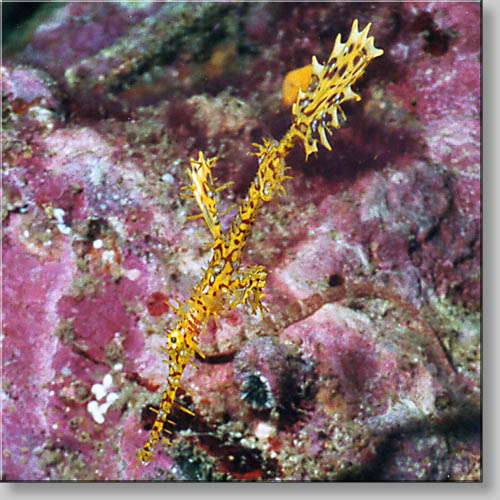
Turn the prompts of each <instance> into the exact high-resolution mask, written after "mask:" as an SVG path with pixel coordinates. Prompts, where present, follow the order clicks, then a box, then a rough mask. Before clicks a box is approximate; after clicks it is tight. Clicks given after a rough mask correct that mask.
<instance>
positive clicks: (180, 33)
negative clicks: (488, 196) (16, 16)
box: [2, 2, 481, 481]
mask: <svg viewBox="0 0 500 500" xmlns="http://www.w3.org/2000/svg"><path fill="white" fill-rule="evenodd" d="M355 18H358V19H359V25H360V26H365V25H366V24H367V23H369V22H371V23H372V27H371V30H370V33H371V34H373V35H374V37H375V42H376V46H377V47H380V48H382V49H384V55H383V57H380V58H377V59H376V60H375V61H373V62H372V63H371V64H370V66H369V67H368V70H367V72H366V75H364V77H363V78H362V79H361V80H360V81H359V82H358V84H357V88H356V89H355V90H356V92H357V93H359V94H360V95H361V96H362V101H361V102H359V103H349V104H348V105H346V106H345V112H346V117H347V121H346V123H345V124H344V125H343V127H342V128H341V129H340V130H336V131H335V132H334V134H333V135H332V137H331V138H330V143H331V145H332V151H327V150H326V149H321V150H320V151H319V152H318V153H317V154H312V155H310V157H309V161H308V162H307V163H306V162H305V155H304V152H303V150H301V149H300V148H299V147H297V148H295V149H294V150H293V151H292V153H291V154H290V155H289V157H288V158H287V164H288V165H289V166H290V167H292V170H290V171H289V173H290V174H291V175H293V179H292V180H289V181H287V182H286V184H285V186H286V189H287V194H286V196H283V197H282V198H281V199H280V200H279V204H280V207H281V208H280V207H278V206H276V205H269V206H266V207H264V209H263V210H262V213H261V214H260V215H259V219H258V221H257V223H256V226H255V228H254V231H253V233H252V236H251V238H250V242H249V247H248V248H247V252H246V255H245V264H246V265H247V266H250V265H258V264H261V265H265V266H266V267H267V268H268V269H269V270H270V273H269V276H268V281H267V285H266V288H265V290H264V291H265V293H266V297H265V298H264V302H265V304H266V305H267V307H268V308H269V312H268V313H266V314H264V316H263V317H261V316H260V315H252V314H250V312H249V311H246V310H245V309H243V308H242V307H238V308H236V309H234V310H233V311H231V312H230V313H228V314H226V315H222V316H221V317H220V319H219V321H218V324H215V322H213V321H211V322H210V323H209V324H208V327H207V331H206V332H205V333H204V334H203V335H202V336H201V339H200V347H201V349H202V351H203V352H204V353H205V355H206V358H205V359H204V360H201V359H199V360H197V361H196V363H197V364H198V365H199V366H198V368H197V369H196V368H195V367H192V366H189V367H188V368H187V369H186V371H185V373H184V377H183V381H182V384H183V386H185V387H186V388H187V389H188V390H189V392H187V391H186V392H184V391H180V393H179V401H180V403H181V404H182V405H183V406H185V407H187V408H189V409H190V410H192V411H193V412H194V413H195V416H194V417H192V416H190V415H187V414H186V413H183V412H181V411H177V410H176V411H175V412H174V413H173V414H172V420H173V421H175V423H176V425H175V426H174V427H172V432H173V434H172V435H170V436H168V437H169V440H171V441H172V446H169V445H167V444H164V445H162V446H160V447H159V449H158V452H157V454H156V456H155V458H154V460H153V461H152V463H151V464H149V465H148V466H142V465H138V466H137V467H135V465H136V455H135V453H136V449H137V448H138V447H140V446H142V445H143V443H144V440H145V439H146V438H147V435H148V432H149V430H150V428H151V425H152V422H153V420H154V414H153V412H152V411H151V410H150V407H153V408H154V407H155V405H158V402H159V400H160V398H161V391H162V387H163V383H164V380H165V376H166V367H165V364H164V363H162V358H163V356H162V353H161V350H160V346H161V345H162V343H163V335H164V333H165V331H166V330H168V329H169V328H170V327H171V325H172V322H173V321H174V318H175V316H174V314H173V311H172V309H171V308H170V307H169V306H168V305H167V304H166V303H165V300H168V301H169V302H171V303H173V302H174V301H175V299H176V298H177V299H179V300H180V301H181V302H182V301H183V300H185V299H186V298H188V296H189V292H190V290H191V287H192V286H193V285H194V283H195V282H196V281H197V280H198V278H199V277H200V273H201V269H202V267H204V266H205V265H206V260H207V257H208V251H207V248H206V245H205V242H206V241H207V240H208V234H207V231H206V229H205V228H204V227H203V225H202V223H201V222H200V221H191V220H188V219H187V217H188V216H189V215H194V214H195V213H196V211H197V209H196V207H195V205H194V203H193V202H192V201H191V200H185V199H183V198H181V197H180V196H179V194H180V188H181V187H182V186H183V185H186V184H187V183H188V179H187V174H186V172H185V168H186V167H187V166H188V164H189V158H190V157H197V156H198V151H200V150H201V151H203V152H204V154H205V155H206V156H207V157H208V156H215V155H217V156H219V161H218V163H217V167H216V175H217V177H218V178H219V181H218V182H220V183H221V184H222V183H225V182H229V181H234V184H232V185H231V186H230V187H229V188H228V189H226V190H225V191H223V192H221V193H220V195H221V200H222V202H223V205H224V204H225V205H224V206H225V207H230V206H231V205H232V204H233V203H238V202H239V201H240V200H241V198H242V197H243V196H244V195H245V192H246V189H247V188H248V185H249V183H250V181H251V179H252V178H253V177H254V175H255V173H256V171H257V159H256V158H255V156H251V155H250V153H251V152H252V151H255V149H254V148H252V146H251V143H252V142H255V141H260V139H261V137H275V138H277V139H279V138H280V137H281V135H282V134H283V133H284V132H285V131H286V130H287V128H288V127H289V125H290V123H291V117H290V110H289V109H288V108H286V107H285V106H284V105H283V103H282V96H281V88H282V83H283V79H284V77H285V75H286V74H287V73H288V72H290V71H291V70H294V69H297V68H301V67H303V66H305V65H307V64H309V63H310V62H311V57H312V55H316V56H317V57H318V60H319V61H324V60H325V59H326V58H327V57H328V55H329V53H330V51H331V48H332V46H333V43H334V39H335V36H336V34H337V33H342V36H343V40H345V38H346V37H347V35H348V33H349V30H350V26H351V24H352V21H353V20H354V19H355ZM297 34H299V35H300V36H298V35H297ZM479 57H480V4H479V3H473V2H468V3H448V2H443V3H440V2H432V3H421V2H404V3H387V4H384V3H373V4H367V3H359V4H355V3H338V2H337V3H322V4H306V3H304V4H272V3H258V4H198V5H189V4H176V5H169V4H157V3H148V2H140V3H138V4H137V5H132V4H127V3H123V2H122V3H111V4H106V3H103V4H96V3H78V4H76V3H68V4H65V5H61V6H60V7H59V8H57V9H54V10H52V11H51V13H50V14H49V16H48V17H47V18H45V19H44V20H41V21H40V22H39V24H38V25H37V27H36V28H35V29H34V31H33V32H32V34H31V38H30V41H29V44H28V45H27V46H24V47H22V46H19V47H18V48H16V43H15V42H13V43H12V44H11V45H9V46H7V47H6V52H5V54H4V58H3V66H2V102H3V115H2V120H3V129H2V140H3V164H2V168H3V196H2V209H3V210H2V217H3V218H2V223H3V234H2V252H3V281H2V296H3V311H2V312H3V316H2V322H3V339H2V346H3V353H2V355H3V357H2V369H3V373H2V377H3V380H2V381H3V387H2V391H3V393H2V398H3V405H2V408H3V416H2V417H3V418H2V425H3V428H2V450H3V457H2V458H3V462H2V464H3V470H2V479H3V480H50V479H55V480H64V479H84V480H92V479H96V480H127V479H155V480H269V481H273V480H412V481H415V480H437V481H444V480H473V481H476V480H479V479H480V478H481V447H480V440H481V435H480V406H479V391H480V361H481V360H480V343H479V342H480V331H479V323H480V313H481V287H480V273H481V269H480V250H481V248H480V244H481V240H480V231H481V225H480V224H481V199H480V60H479ZM231 215H232V213H231V212H230V213H228V214H227V215H225V216H224V217H223V220H222V226H223V229H224V228H225V227H227V225H228V224H229V222H230V217H231Z"/></svg>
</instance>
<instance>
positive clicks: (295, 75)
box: [283, 64, 312, 107]
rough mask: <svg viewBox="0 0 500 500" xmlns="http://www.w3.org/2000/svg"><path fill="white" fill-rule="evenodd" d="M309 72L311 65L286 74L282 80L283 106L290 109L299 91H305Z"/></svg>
mask: <svg viewBox="0 0 500 500" xmlns="http://www.w3.org/2000/svg"><path fill="white" fill-rule="evenodd" d="M311 72H312V65H311V64H308V65H307V66H303V67H302V68H298V69H294V70H293V71H290V72H288V73H287V75H286V76H285V79H284V80H283V104H284V105H285V106H287V107H290V106H291V105H292V104H293V103H294V102H295V100H296V99H297V94H298V93H299V89H302V90H303V91H305V90H306V89H307V85H308V83H309V80H310V78H311Z"/></svg>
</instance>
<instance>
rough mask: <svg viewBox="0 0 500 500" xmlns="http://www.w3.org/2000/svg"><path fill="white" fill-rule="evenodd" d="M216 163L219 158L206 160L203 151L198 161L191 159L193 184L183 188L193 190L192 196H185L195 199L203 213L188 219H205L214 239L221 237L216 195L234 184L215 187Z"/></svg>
mask: <svg viewBox="0 0 500 500" xmlns="http://www.w3.org/2000/svg"><path fill="white" fill-rule="evenodd" d="M216 161H217V157H213V158H207V159H205V157H204V156H203V153H202V152H201V151H200V153H199V156H198V160H195V159H193V158H191V168H190V169H187V173H188V175H189V178H190V179H191V184H190V185H189V186H185V187H184V188H183V189H190V190H191V194H190V195H185V194H184V195H183V196H184V197H187V198H194V199H195V200H196V203H198V206H199V207H200V210H201V213H199V214H197V215H193V216H190V217H188V218H189V219H196V218H199V217H203V219H204V220H205V223H206V225H207V227H208V229H209V230H210V232H211V233H212V236H213V237H214V238H218V237H220V236H221V227H220V215H219V213H218V208H217V199H216V193H218V192H219V191H222V190H223V189H225V188H226V187H228V186H230V185H231V184H233V183H232V182H226V183H225V184H224V185H222V186H220V187H215V185H214V180H213V178H212V168H213V167H214V165H215V162H216Z"/></svg>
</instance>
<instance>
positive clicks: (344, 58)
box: [292, 19, 384, 157]
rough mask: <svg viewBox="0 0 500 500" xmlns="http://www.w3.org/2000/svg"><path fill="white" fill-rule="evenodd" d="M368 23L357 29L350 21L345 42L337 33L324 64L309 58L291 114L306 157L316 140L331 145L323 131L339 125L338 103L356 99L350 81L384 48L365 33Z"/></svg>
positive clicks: (327, 131) (362, 71) (343, 116)
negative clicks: (305, 77)
mask: <svg viewBox="0 0 500 500" xmlns="http://www.w3.org/2000/svg"><path fill="white" fill-rule="evenodd" d="M370 26H371V24H367V25H366V26H365V28H364V29H363V31H358V20H357V19H355V20H354V22H353V24H352V29H351V33H350V35H349V38H348V39H347V41H346V42H345V43H343V42H342V41H341V36H340V34H339V35H337V38H336V40H335V45H334V47H333V50H332V52H331V54H330V57H329V58H328V61H327V62H326V63H325V64H320V63H319V62H318V60H317V58H316V57H315V56H313V58H312V73H311V79H310V81H309V86H308V88H307V90H306V91H305V92H303V91H302V90H299V93H298V96H297V100H296V102H295V103H294V105H293V108H292V112H293V115H294V116H295V120H294V127H295V131H294V132H295V134H296V135H298V136H299V139H300V140H301V142H302V143H303V145H304V148H305V151H306V157H308V156H309V155H310V154H311V153H313V152H315V151H318V146H317V143H318V141H319V142H320V143H321V144H322V145H323V146H324V147H325V148H327V149H328V150H331V146H330V144H329V142H328V139H327V134H329V133H331V130H330V128H329V126H332V127H334V128H339V127H340V120H339V114H340V116H342V118H344V119H345V115H344V112H343V110H342V108H341V107H340V105H341V104H342V103H343V102H345V101H348V100H352V99H355V100H357V101H359V100H360V99H361V97H360V96H359V95H358V94H356V93H355V92H354V91H353V90H352V87H351V86H352V85H353V84H354V83H355V82H356V80H357V79H358V78H359V77H360V76H361V75H362V74H363V73H364V71H365V68H366V66H367V64H368V63H369V62H370V61H371V60H372V59H373V58H375V57H378V56H381V55H382V54H383V53H384V51H383V50H381V49H377V48H376V47H375V46H374V44H373V37H372V36H371V37H367V35H368V31H369V29H370Z"/></svg>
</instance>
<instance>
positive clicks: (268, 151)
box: [137, 19, 383, 463]
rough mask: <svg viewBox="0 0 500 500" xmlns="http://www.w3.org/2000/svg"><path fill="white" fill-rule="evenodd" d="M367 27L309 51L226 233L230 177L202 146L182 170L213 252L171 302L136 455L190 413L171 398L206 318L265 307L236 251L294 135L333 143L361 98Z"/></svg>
mask: <svg viewBox="0 0 500 500" xmlns="http://www.w3.org/2000/svg"><path fill="white" fill-rule="evenodd" d="M369 29H370V24H368V25H367V26H366V27H365V28H364V29H363V31H358V20H357V19H356V20H354V22H353V24H352V29H351V33H350V35H349V38H348V40H347V42H345V43H342V42H341V36H340V34H339V35H337V38H336V40H335V45H334V47H333V50H332V52H331V54H330V57H329V58H328V61H327V62H326V63H325V64H320V63H319V62H318V60H317V59H316V57H315V56H313V58H312V72H311V77H310V80H309V85H308V87H307V89H306V90H305V91H302V90H299V92H298V96H297V99H296V101H295V103H294V104H293V107H292V113H293V117H294V119H293V123H292V126H291V127H290V129H289V130H288V132H287V133H286V134H285V135H284V136H283V138H282V139H281V140H280V141H279V142H278V141H276V140H274V139H264V140H263V144H254V146H256V147H257V152H256V153H254V154H255V155H256V156H257V158H258V163H259V168H258V172H257V176H256V177H255V179H254V181H253V182H252V184H251V185H250V188H249V190H248V193H247V195H246V196H245V198H244V199H243V201H242V202H241V204H240V206H239V208H238V213H237V214H236V215H235V216H234V218H233V221H232V224H231V226H230V228H229V229H228V231H226V232H225V234H223V233H222V230H221V226H220V215H222V214H219V212H218V207H217V199H216V193H217V192H218V191H220V190H221V189H224V188H225V187H226V186H227V185H228V184H225V185H224V186H221V187H215V185H214V182H213V179H212V173H211V172H212V168H213V167H214V165H215V163H216V161H217V158H216V157H215V158H205V157H204V156H203V153H201V152H200V153H199V156H198V159H196V160H195V159H191V168H190V169H188V171H187V172H188V175H189V178H190V180H191V184H190V185H188V186H186V187H185V188H184V189H185V190H187V191H188V192H190V193H189V194H184V196H186V197H191V198H194V199H195V200H196V202H197V204H198V206H199V208H200V210H201V213H200V214H198V215H196V216H194V217H195V218H197V217H201V218H203V219H204V221H205V223H206V225H207V227H208V229H209V230H210V233H211V236H212V243H211V248H212V254H211V258H210V260H209V263H208V267H207V268H206V269H205V270H204V272H203V276H202V278H201V279H200V280H199V282H198V283H197V284H196V286H195V287H194V288H193V290H192V292H191V296H190V298H189V299H188V300H187V301H186V302H185V303H184V304H180V305H179V307H174V306H172V307H173V308H174V310H175V312H176V314H177V323H176V325H175V327H174V328H173V329H171V330H170V331H169V332H168V333H167V335H166V344H165V345H164V346H163V347H162V349H163V350H164V352H165V354H166V359H165V363H166V364H167V366H168V375H167V380H166V389H165V391H164V393H163V397H162V400H161V403H160V407H159V409H158V410H154V409H152V410H154V411H155V412H156V419H155V422H154V424H153V428H152V430H151V435H150V436H149V439H148V440H147V442H146V443H145V444H144V446H143V447H142V448H141V449H139V450H138V451H137V458H138V460H139V461H140V462H142V463H148V462H149V461H150V460H151V458H152V456H153V450H154V447H155V445H156V443H157V442H158V440H160V439H161V440H164V441H166V442H167V443H169V444H170V441H169V440H168V439H166V438H165V437H164V436H163V433H168V434H170V433H171V431H170V430H168V429H167V428H166V424H167V423H172V422H171V421H170V420H169V419H168V416H169V414H170V412H171V410H172V407H173V406H176V407H178V408H180V409H182V410H183V411H185V412H187V413H189V414H192V412H191V411H190V410H188V409H186V408H184V407H182V406H181V405H179V404H178V403H176V402H175V396H176V393H177V390H178V389H179V388H181V387H182V386H181V377H182V374H183V372H184V369H185V367H186V365H187V364H188V363H190V362H192V361H193V358H194V356H195V354H198V355H199V356H202V357H203V354H202V352H201V351H200V348H199V346H198V341H199V336H200V334H201V333H202V332H203V330H204V328H205V325H206V323H207V321H208V320H209V318H210V317H211V316H213V317H214V318H215V319H216V320H217V315H218V313H219V312H220V311H222V310H224V309H226V310H227V309H232V308H234V307H236V306H237V305H239V304H241V303H245V304H247V305H249V306H250V307H251V308H252V311H253V312H254V313H255V312H256V311H257V310H258V309H259V310H261V311H262V313H263V314H264V312H265V311H266V308H265V306H264V305H263V304H262V298H263V297H264V295H265V294H264V291H263V290H264V286H265V284H266V275H267V273H266V269H265V267H264V266H252V267H248V268H241V257H242V252H243V250H244V248H245V245H246V242H247V239H248V237H249V236H250V232H251V230H252V226H253V223H254V221H255V219H256V217H257V213H258V211H259V208H260V207H261V206H262V204H263V203H264V202H268V201H271V200H273V199H274V198H275V196H276V195H277V194H278V193H279V192H281V193H283V194H286V191H285V188H284V187H283V182H284V181H285V180H286V179H290V178H291V177H290V176H289V175H286V174H285V172H286V171H287V170H289V167H287V166H286V165H285V158H286V157H287V155H288V153H289V152H290V151H291V149H292V148H293V146H294V145H295V143H296V142H300V143H302V145H303V147H304V149H305V153H306V160H307V158H308V157H309V155H310V154H311V153H313V152H315V151H318V146H317V144H318V141H319V142H320V143H321V144H322V145H323V146H324V147H326V148H327V149H328V150H331V146H330V144H329V143H328V139H327V133H328V134H330V133H331V129H330V127H333V128H339V127H340V122H339V115H340V116H342V117H343V118H344V119H345V115H344V112H343V111H342V108H341V104H342V103H343V102H345V101H348V100H351V99H355V100H358V101H359V100H360V99H361V97H360V96H359V95H358V94H356V93H355V92H354V91H353V90H352V88H351V86H352V85H353V84H354V83H355V82H356V80H357V79H358V78H359V77H360V76H361V75H362V74H363V73H364V71H365V69H366V66H367V65H368V63H369V62H370V61H371V60H372V59H373V58H375V57H378V56H381V55H382V54H383V50H381V49H377V48H375V46H374V40H373V37H372V36H370V37H368V31H369Z"/></svg>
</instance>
